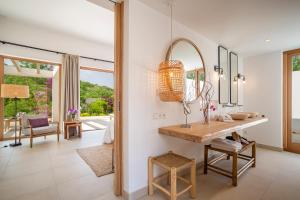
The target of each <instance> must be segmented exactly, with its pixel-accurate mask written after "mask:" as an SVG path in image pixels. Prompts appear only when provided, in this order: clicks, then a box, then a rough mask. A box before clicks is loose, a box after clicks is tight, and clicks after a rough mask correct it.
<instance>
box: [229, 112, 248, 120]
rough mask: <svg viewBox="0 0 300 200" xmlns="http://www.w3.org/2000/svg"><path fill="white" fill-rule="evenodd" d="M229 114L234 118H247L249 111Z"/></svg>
mask: <svg viewBox="0 0 300 200" xmlns="http://www.w3.org/2000/svg"><path fill="white" fill-rule="evenodd" d="M229 115H230V116H231V118H232V119H233V120H245V119H247V118H248V117H249V114H248V113H231V114H229Z"/></svg>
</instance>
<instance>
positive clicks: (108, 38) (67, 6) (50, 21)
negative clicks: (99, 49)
mask: <svg viewBox="0 0 300 200" xmlns="http://www.w3.org/2000/svg"><path fill="white" fill-rule="evenodd" d="M101 1H102V2H103V1H104V0H98V1H97V0H93V3H92V2H89V1H87V0H26V1H24V0H21V1H20V0H0V15H1V16H4V17H7V18H12V19H15V20H18V21H22V22H25V23H27V24H34V25H37V26H41V27H44V28H48V29H51V30H55V31H59V32H63V33H67V34H69V35H73V36H76V37H79V38H82V39H85V40H89V41H93V42H98V43H104V44H108V45H113V42H114V13H113V11H111V10H109V9H106V8H108V6H107V5H106V6H104V7H106V8H103V7H100V6H98V5H99V4H101ZM105 1H107V0H105ZM95 2H97V4H98V5H96V4H95ZM106 4H107V2H106Z"/></svg>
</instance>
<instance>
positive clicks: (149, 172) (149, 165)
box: [148, 157, 153, 195]
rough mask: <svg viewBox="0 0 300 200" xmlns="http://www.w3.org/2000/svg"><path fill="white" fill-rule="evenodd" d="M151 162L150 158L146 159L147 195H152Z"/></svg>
mask: <svg viewBox="0 0 300 200" xmlns="http://www.w3.org/2000/svg"><path fill="white" fill-rule="evenodd" d="M152 183H153V162H152V157H149V159H148V194H149V195H153V185H152Z"/></svg>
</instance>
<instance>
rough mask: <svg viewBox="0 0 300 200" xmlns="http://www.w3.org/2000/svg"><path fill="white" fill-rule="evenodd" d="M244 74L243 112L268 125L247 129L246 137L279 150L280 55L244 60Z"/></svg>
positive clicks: (280, 143)
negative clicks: (262, 117) (264, 119)
mask: <svg viewBox="0 0 300 200" xmlns="http://www.w3.org/2000/svg"><path fill="white" fill-rule="evenodd" d="M244 73H245V75H246V79H247V83H246V86H245V87H244V110H245V111H258V112H259V113H261V114H264V115H266V117H268V118H269V122H268V123H265V124H263V125H260V126H257V127H253V128H250V129H248V133H247V136H248V137H249V138H252V139H254V140H256V142H257V143H260V144H264V145H269V146H274V147H279V148H282V145H283V144H282V143H283V141H282V94H283V93H282V52H280V51H277V52H272V53H268V54H264V55H259V56H254V57H249V58H245V59H244Z"/></svg>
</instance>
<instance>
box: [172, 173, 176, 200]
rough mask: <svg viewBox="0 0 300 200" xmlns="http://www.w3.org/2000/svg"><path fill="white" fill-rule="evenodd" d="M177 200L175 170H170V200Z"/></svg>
mask: <svg viewBox="0 0 300 200" xmlns="http://www.w3.org/2000/svg"><path fill="white" fill-rule="evenodd" d="M176 198H177V173H176V168H175V167H172V168H171V200H176Z"/></svg>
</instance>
